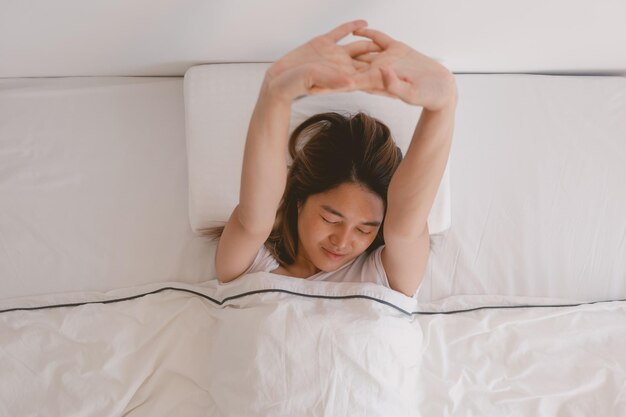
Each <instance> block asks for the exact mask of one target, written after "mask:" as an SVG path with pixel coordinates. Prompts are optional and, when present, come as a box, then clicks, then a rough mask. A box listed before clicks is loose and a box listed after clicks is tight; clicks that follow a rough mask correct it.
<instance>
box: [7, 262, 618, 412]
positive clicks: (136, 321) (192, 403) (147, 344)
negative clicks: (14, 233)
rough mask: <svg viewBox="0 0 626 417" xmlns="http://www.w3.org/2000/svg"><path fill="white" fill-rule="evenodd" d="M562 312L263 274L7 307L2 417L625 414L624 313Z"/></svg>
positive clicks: (512, 301) (608, 307)
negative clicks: (427, 300) (422, 299)
mask: <svg viewBox="0 0 626 417" xmlns="http://www.w3.org/2000/svg"><path fill="white" fill-rule="evenodd" d="M167 287H170V289H167ZM173 287H175V289H174V288H173ZM146 293H151V294H149V295H142V294H146ZM120 299H121V300H120ZM113 300H120V301H113ZM87 301H91V302H90V303H87V304H81V303H85V302H87ZM107 301H113V302H107ZM564 303H566V301H565V300H553V299H538V298H533V299H531V298H519V297H494V296H488V297H487V296H485V297H482V296H481V297H477V296H473V297H454V298H448V299H445V300H443V301H441V302H439V303H433V304H428V305H424V304H421V305H418V304H417V301H416V300H415V299H412V298H409V297H405V296H404V295H402V294H400V293H398V292H395V291H393V290H390V289H388V288H385V287H381V286H377V285H375V284H356V283H333V282H309V281H304V280H298V279H294V278H287V277H282V276H278V275H274V274H269V273H255V274H250V275H247V276H244V277H242V278H240V279H238V280H236V281H233V282H231V283H229V284H226V285H220V284H218V283H217V282H216V281H209V282H207V283H205V284H204V285H191V284H182V283H165V284H150V285H147V286H142V287H132V288H127V289H122V290H115V291H111V292H108V293H85V292H81V293H66V294H58V295H50V296H38V297H31V298H22V299H12V300H4V301H0V310H2V312H1V313H0V415H2V416H64V417H66V416H98V417H101V416H120V415H129V416H150V417H154V416H171V415H177V416H305V415H306V416H364V415H367V416H421V415H423V416H473V415H480V416H503V415H509V416H511V415H514V416H588V415H598V416H623V415H626V349H625V346H626V302H602V303H596V304H582V305H577V306H568V307H548V306H546V305H549V304H564ZM570 303H571V302H570ZM55 304H56V305H66V306H65V307H54V308H42V309H37V307H40V306H44V305H55ZM532 304H542V305H544V306H543V307H520V308H514V306H519V305H532ZM481 306H504V307H507V308H479V309H476V310H471V309H473V308H477V307H481ZM16 308H17V310H13V309H16ZM28 308H32V309H31V310H26V309H28ZM468 309H469V310H470V311H461V310H468ZM451 311H457V312H456V313H451V314H443V312H451ZM416 312H439V313H438V314H422V313H419V314H416Z"/></svg>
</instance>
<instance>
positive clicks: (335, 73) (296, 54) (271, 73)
mask: <svg viewBox="0 0 626 417" xmlns="http://www.w3.org/2000/svg"><path fill="white" fill-rule="evenodd" d="M365 26H367V22H366V21H365V20H355V21H353V22H348V23H344V24H342V25H340V26H338V27H336V28H335V29H333V30H331V31H330V32H328V33H326V34H324V35H320V36H317V37H315V38H313V39H311V40H310V41H309V42H307V43H305V44H304V45H302V46H300V47H298V48H297V49H295V50H293V51H291V52H289V53H288V54H287V55H285V56H284V57H282V58H281V59H280V60H278V61H276V62H275V63H274V64H273V65H272V66H271V67H270V68H269V69H268V70H267V73H266V79H265V81H264V84H265V88H267V89H268V91H270V92H271V93H272V94H273V95H275V96H279V97H281V98H283V99H285V100H288V101H291V100H293V99H294V98H296V97H299V96H303V95H314V94H322V93H327V92H340V91H351V90H354V89H356V82H355V76H356V75H357V74H358V73H362V72H364V71H366V70H367V69H369V64H367V63H366V62H362V61H358V60H355V59H354V57H356V56H363V54H367V53H369V52H378V51H380V50H381V48H380V47H379V46H378V45H377V44H376V43H374V42H372V41H369V40H360V41H355V42H352V43H350V44H347V45H337V42H338V41H339V40H341V39H343V38H344V37H346V36H347V35H348V34H350V33H352V32H354V31H355V30H357V29H359V28H363V27H365Z"/></svg>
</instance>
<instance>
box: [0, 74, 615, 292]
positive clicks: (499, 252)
mask: <svg viewBox="0 0 626 417" xmlns="http://www.w3.org/2000/svg"><path fill="white" fill-rule="evenodd" d="M456 79H457V84H458V87H459V104H458V107H457V118H456V126H455V134H454V139H453V143H452V149H451V154H450V163H449V175H450V186H451V187H450V190H451V192H452V194H454V196H453V197H454V198H452V199H450V207H451V215H452V221H451V224H452V225H453V226H452V227H451V228H450V229H449V230H447V231H446V233H445V235H443V234H440V235H433V236H431V253H430V256H429V259H428V265H427V268H426V272H425V276H424V280H423V281H422V283H421V287H420V291H419V297H418V298H419V299H420V301H422V302H428V301H431V300H439V299H442V298H445V297H448V296H454V295H463V294H472V295H483V294H500V295H511V296H514V295H517V296H528V297H560V298H568V299H577V300H589V301H591V300H602V299H612V298H626V279H624V277H626V239H625V236H626V234H625V231H626V216H624V213H626V193H624V192H623V179H624V178H626V141H624V138H626V78H624V77H574V76H540V75H519V74H518V75H516V74H508V75H506V74H502V75H497V74H457V75H456ZM232 88H233V90H232V91H231V93H232V94H230V95H225V96H222V97H221V100H222V101H223V103H224V106H227V107H236V104H237V103H238V102H237V101H236V100H237V97H241V96H242V95H245V94H247V93H244V92H241V93H238V92H237V91H235V89H236V87H232ZM242 88H243V86H242ZM245 96H246V97H247V95H245ZM185 99H186V97H185ZM183 104H184V102H183V80H182V79H181V78H125V77H115V78H109V77H89V78H84V77H67V78H53V79H3V80H0V277H2V279H0V297H2V298H11V297H17V296H23V295H32V294H45V293H52V292H64V291H87V290H90V291H91V290H93V291H95V290H98V291H106V290H110V289H112V288H119V287H122V286H132V285H139V284H144V283H149V282H164V281H183V282H192V283H193V282H202V281H206V280H208V279H210V278H212V277H215V272H214V262H213V259H214V250H215V247H214V246H213V245H209V244H208V243H207V242H206V240H205V239H203V238H200V237H198V236H196V235H195V234H194V233H193V231H192V230H191V228H190V227H189V210H190V207H189V206H188V197H189V196H190V190H189V189H188V179H189V181H191V180H193V178H196V179H198V178H200V177H201V176H202V175H201V172H199V173H197V175H195V176H194V175H189V173H188V169H190V170H191V169H198V170H199V171H201V170H202V169H204V170H205V173H206V175H209V174H210V170H209V168H210V167H201V166H197V165H194V164H193V160H189V161H187V158H188V157H192V156H193V153H189V152H188V149H187V148H186V143H185V132H184V130H185V117H186V115H185V109H184V106H183ZM253 104H254V103H250V102H247V101H242V102H241V103H240V105H241V106H243V107H245V106H248V105H250V106H251V105H253ZM249 110H251V108H250V109H249ZM236 114H237V113H233V115H232V117H230V118H229V115H225V116H224V118H225V121H224V123H228V124H239V125H241V129H242V130H243V131H244V132H245V131H246V129H247V122H248V121H247V120H243V119H241V118H238V117H235V115H236ZM294 114H295V113H294ZM294 117H295V116H294ZM244 134H245V133H244ZM231 139H232V138H231ZM224 142H226V143H227V142H228V138H225V141H224ZM195 145H196V146H200V145H202V144H201V143H200V142H199V141H198V142H195ZM204 145H206V146H208V147H209V150H211V149H214V148H215V146H216V145H215V143H214V142H209V143H205V144H204ZM236 154H237V155H239V154H238V153H236ZM228 160H229V161H235V159H232V158H231V159H228ZM188 162H189V164H188ZM231 170H232V171H231ZM240 170H241V166H237V162H234V163H233V162H229V163H221V165H220V167H219V172H220V173H219V176H216V177H211V180H212V181H213V182H214V186H219V185H220V184H226V181H230V178H231V173H232V172H235V173H236V174H235V175H239V172H240ZM192 174H193V173H192ZM215 175H218V174H215ZM189 186H191V184H189ZM190 203H191V202H190ZM431 214H432V213H431Z"/></svg>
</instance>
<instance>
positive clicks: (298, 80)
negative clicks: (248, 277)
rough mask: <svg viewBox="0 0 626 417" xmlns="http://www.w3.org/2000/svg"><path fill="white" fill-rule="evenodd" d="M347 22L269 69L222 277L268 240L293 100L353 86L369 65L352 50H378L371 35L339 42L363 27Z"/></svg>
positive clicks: (224, 244)
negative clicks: (371, 40) (345, 43)
mask: <svg viewBox="0 0 626 417" xmlns="http://www.w3.org/2000/svg"><path fill="white" fill-rule="evenodd" d="M366 24H367V23H366V22H365V21H362V20H360V21H354V22H349V23H345V24H343V25H341V26H339V27H337V28H335V29H334V30H332V31H330V32H329V33H327V34H324V35H321V36H318V37H316V38H314V39H312V40H311V41H309V42H307V43H306V44H304V45H302V46H300V47H299V48H297V49H295V50H293V51H292V52H290V53H289V54H287V55H285V56H284V57H283V58H281V59H280V60H278V61H277V62H275V63H274V64H273V65H272V66H271V67H270V68H269V69H268V71H267V73H266V75H265V78H264V80H263V84H262V86H261V89H260V92H259V97H258V100H257V103H256V106H255V108H254V111H253V114H252V117H251V119H250V124H249V127H248V135H247V138H246V145H245V149H244V156H243V166H242V172H241V186H240V193H239V204H238V205H237V207H235V209H234V210H233V213H232V214H231V216H230V219H229V220H228V222H227V224H226V227H225V228H224V231H223V233H222V236H221V238H220V241H219V243H218V247H217V252H216V258H215V268H216V272H217V276H218V278H219V279H220V281H221V282H228V281H231V280H233V279H235V278H237V277H238V276H240V275H241V274H242V273H243V272H244V271H245V270H246V269H247V268H248V267H249V266H250V264H251V263H252V261H253V260H254V257H255V255H256V253H257V252H258V250H259V248H260V247H261V245H262V244H263V243H264V242H265V240H267V238H268V236H269V234H270V232H271V230H272V226H273V225H274V219H275V214H276V210H277V209H278V206H279V204H280V200H281V198H282V195H283V192H284V190H285V185H286V178H287V142H288V128H289V115H290V112H291V102H292V101H293V100H294V99H295V98H297V97H300V96H304V95H312V94H322V93H326V92H339V91H350V90H354V89H355V85H356V83H355V80H354V75H355V74H357V72H358V71H359V69H362V68H366V67H369V65H367V64H365V63H362V62H358V61H354V60H353V59H352V57H353V56H356V55H360V54H363V53H367V52H370V51H377V50H379V48H378V46H377V45H376V44H374V43H373V42H370V41H365V40H361V41H357V42H353V43H351V44H348V45H344V46H341V45H337V42H338V41H339V40H340V39H342V38H344V37H345V36H347V35H348V34H350V33H351V32H353V31H354V30H356V29H358V28H361V27H364V26H365V25H366Z"/></svg>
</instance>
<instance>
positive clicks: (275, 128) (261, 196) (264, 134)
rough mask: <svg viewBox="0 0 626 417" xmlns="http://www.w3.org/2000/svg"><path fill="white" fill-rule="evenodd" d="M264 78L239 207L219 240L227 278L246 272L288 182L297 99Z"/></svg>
mask: <svg viewBox="0 0 626 417" xmlns="http://www.w3.org/2000/svg"><path fill="white" fill-rule="evenodd" d="M268 80H269V79H268V76H266V77H265V80H264V81H263V86H262V87H261V91H260V93H259V98H258V100H257V103H256V106H255V108H254V112H253V113H252V117H251V119H250V125H249V127H248V136H247V139H246V145H245V149H244V154H243V167H242V171H241V186H240V192H239V205H237V207H235V209H234V210H233V212H232V214H231V216H230V219H229V220H228V222H227V223H226V227H225V228H224V232H223V233H222V236H221V238H220V240H219V243H218V247H217V252H216V258H215V269H216V273H217V276H218V277H219V279H220V281H221V282H229V281H232V280H233V279H235V278H237V277H238V276H240V275H241V274H242V273H243V272H244V271H245V270H246V269H247V268H248V267H249V266H250V265H251V264H252V262H253V261H254V258H255V256H256V254H257V252H258V250H259V248H260V247H261V245H263V243H264V242H265V240H267V238H268V236H269V234H270V233H271V231H272V227H273V225H274V219H275V215H276V210H277V209H278V206H279V204H280V200H281V198H282V195H283V192H284V190H285V184H286V181H287V140H288V128H289V115H290V112H291V100H289V99H288V98H286V97H281V96H279V95H277V94H274V93H273V92H272V91H271V90H270V89H269V88H268V87H269V86H268V84H269V83H268Z"/></svg>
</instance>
